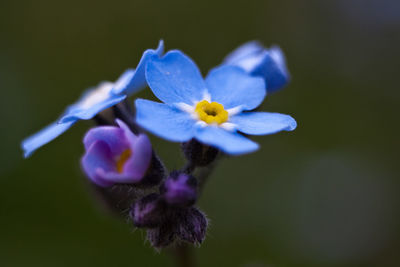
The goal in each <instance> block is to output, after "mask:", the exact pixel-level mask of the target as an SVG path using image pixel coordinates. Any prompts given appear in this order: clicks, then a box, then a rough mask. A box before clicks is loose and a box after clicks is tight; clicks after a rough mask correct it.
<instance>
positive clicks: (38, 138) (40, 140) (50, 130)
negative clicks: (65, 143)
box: [21, 121, 75, 158]
mask: <svg viewBox="0 0 400 267" xmlns="http://www.w3.org/2000/svg"><path fill="white" fill-rule="evenodd" d="M74 123H75V121H70V122H67V123H57V122H54V123H52V124H50V125H48V126H47V127H46V128H44V129H42V130H41V131H39V132H38V133H36V134H34V135H32V136H30V137H28V138H26V139H25V140H23V141H22V143H21V147H22V149H23V150H24V157H25V158H27V157H29V156H30V155H32V153H33V152H34V151H35V150H36V149H38V148H39V147H41V146H43V145H45V144H47V143H49V142H50V141H52V140H54V139H55V138H57V137H58V136H59V135H61V134H62V133H64V132H65V131H66V130H68V129H69V128H70V127H71V126H72V125H73V124H74Z"/></svg>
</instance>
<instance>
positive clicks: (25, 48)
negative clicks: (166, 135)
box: [0, 0, 400, 267]
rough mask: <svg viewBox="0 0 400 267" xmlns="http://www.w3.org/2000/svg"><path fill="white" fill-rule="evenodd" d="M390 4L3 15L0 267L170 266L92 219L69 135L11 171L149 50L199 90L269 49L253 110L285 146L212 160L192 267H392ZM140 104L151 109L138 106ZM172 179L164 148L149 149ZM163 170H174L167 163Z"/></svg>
mask: <svg viewBox="0 0 400 267" xmlns="http://www.w3.org/2000/svg"><path fill="white" fill-rule="evenodd" d="M399 10H400V4H399V1H397V0H392V1H390V0H376V1H373V0H352V1H350V0H335V1H334V0H331V1H318V0H314V1H313V0H307V1H298V0H291V1H290V0H283V1H261V0H259V1H228V0H224V1H215V0H214V1H211V0H203V1H183V0H170V1H151V0H146V1H145V0H141V1H136V0H130V1H104V0H98V1H86V2H84V1H77V0H70V1H51V0H43V1H40V0H39V1H29V0H22V1H11V0H2V1H1V2H0V33H1V37H0V40H1V42H0V88H1V100H0V101H1V105H0V111H1V112H0V114H1V122H2V123H1V131H0V138H1V140H2V141H1V156H0V157H1V158H0V159H1V160H0V166H1V168H0V175H1V179H0V266H7V267H8V266H41V267H46V266H52V267H53V266H76V267H78V266H97V267H100V266H173V262H172V260H171V259H170V257H169V255H168V254H167V253H160V254H159V253H156V252H155V251H154V250H152V249H151V248H150V247H149V245H148V244H147V243H145V242H144V234H143V233H142V232H141V231H133V230H132V227H131V225H128V224H125V223H124V222H119V221H117V220H115V219H112V218H109V217H107V216H105V215H104V214H102V213H101V212H99V210H98V209H97V208H96V205H95V203H94V202H93V200H92V199H91V197H90V195H89V194H88V192H87V190H86V187H85V183H84V179H85V178H84V177H83V175H82V174H81V172H80V167H79V158H80V156H81V155H82V152H83V147H82V144H81V138H82V136H83V135H84V133H85V130H86V129H87V128H88V127H90V126H91V125H92V124H91V123H90V122H81V123H78V125H77V126H74V127H73V128H72V129H71V130H70V131H69V132H67V133H66V134H64V135H63V136H61V137H60V138H58V139H57V140H55V141H54V142H52V143H50V144H49V145H47V146H46V147H44V148H42V149H40V150H39V151H38V152H37V153H35V154H34V155H33V157H31V158H29V159H27V160H23V159H22V152H21V151H20V149H19V143H20V141H21V140H22V139H23V138H24V137H26V136H28V135H30V134H32V133H34V132H35V131H37V130H39V129H40V128H41V127H43V126H45V125H46V124H48V123H50V122H52V121H53V120H55V119H56V118H57V117H58V115H59V114H60V113H61V112H62V111H63V109H64V107H65V106H66V105H68V104H70V103H72V102H73V101H75V99H77V98H78V97H79V95H80V94H81V92H82V90H83V89H85V88H87V87H89V86H92V85H95V84H97V82H98V81H101V80H114V79H116V78H117V77H118V75H119V74H120V73H122V71H124V70H125V69H126V68H128V67H135V66H136V64H137V62H138V60H139V59H140V56H141V53H142V52H143V51H144V50H145V49H147V48H150V47H155V46H156V45H157V42H158V40H159V39H160V38H163V39H164V40H165V43H166V46H167V49H172V48H179V49H181V50H183V51H184V52H186V53H187V54H189V55H190V56H191V57H192V58H193V59H194V60H195V61H196V62H197V63H198V65H199V66H200V68H201V69H202V71H203V74H205V73H207V71H208V70H209V69H210V68H211V67H213V66H215V65H217V64H219V63H220V62H221V60H222V58H223V57H224V56H225V55H226V54H227V53H228V52H230V51H231V50H232V49H234V48H235V47H236V46H238V45H240V44H241V43H243V42H245V41H248V40H252V39H258V40H260V41H262V42H263V43H264V44H266V45H271V44H279V45H280V46H281V47H282V48H283V50H284V51H285V53H286V56H287V59H288V65H289V69H290V71H291V73H292V77H293V79H292V82H291V84H290V86H289V87H288V88H286V89H285V90H283V91H281V92H279V93H276V94H274V95H270V96H269V97H267V100H266V101H265V103H264V104H263V107H262V109H263V110H267V111H275V112H281V113H287V114H291V115H293V117H295V118H296V119H297V121H298V124H299V126H298V128H297V130H296V131H294V132H291V133H281V134H277V135H273V136H266V137H256V138H255V140H256V141H258V142H260V143H261V144H262V149H261V150H260V151H258V152H257V153H254V154H251V155H246V156H242V157H237V158H230V159H225V160H223V161H222V162H221V163H220V165H219V166H218V168H217V170H216V172H215V173H214V174H213V176H212V177H211V179H210V182H209V184H207V187H206V190H205V192H204V195H203V197H202V200H201V202H200V206H201V208H202V209H203V210H204V211H205V212H206V213H207V214H208V216H209V218H210V221H211V226H210V228H209V232H208V237H207V239H206V241H205V243H204V244H203V245H202V247H201V249H198V250H197V253H198V257H197V259H198V262H199V265H200V266H246V267H256V266H278V267H279V266H399V265H400V254H399V249H400V238H399V237H400V236H399V230H400V224H399V222H400V221H399V219H400V216H399V192H400V187H399V185H400V184H399V178H400V177H399V149H400V141H399V138H398V136H399V127H400V126H399V125H400V124H399V118H398V116H399V101H400V88H399V83H398V76H399V69H400V63H399V62H400V53H399V46H400V13H399ZM139 96H140V97H152V95H151V93H150V92H149V91H147V92H142V93H140V94H139ZM152 139H153V141H154V142H153V144H154V146H155V147H156V149H157V150H158V152H159V154H161V156H164V157H167V156H168V157H167V159H166V162H167V164H168V166H169V167H170V168H177V167H179V166H180V164H182V156H181V155H180V153H179V146H178V145H177V144H170V143H167V142H164V141H161V140H158V139H157V138H152ZM171 155H172V156H171Z"/></svg>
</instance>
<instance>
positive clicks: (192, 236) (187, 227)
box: [177, 207, 208, 244]
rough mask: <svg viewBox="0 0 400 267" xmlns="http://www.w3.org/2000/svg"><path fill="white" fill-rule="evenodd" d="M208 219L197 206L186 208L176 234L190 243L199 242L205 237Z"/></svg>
mask: <svg viewBox="0 0 400 267" xmlns="http://www.w3.org/2000/svg"><path fill="white" fill-rule="evenodd" d="M207 225H208V221H207V218H206V216H205V215H204V214H203V213H202V212H201V211H200V210H198V209H197V208H194V207H192V208H190V209H187V210H186V212H185V216H183V217H182V219H181V221H180V224H179V227H178V229H177V235H178V236H179V237H180V238H181V239H182V240H184V241H187V242H189V243H192V244H201V243H202V242H203V240H204V238H205V237H206V231H207Z"/></svg>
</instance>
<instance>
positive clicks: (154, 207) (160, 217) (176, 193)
mask: <svg viewBox="0 0 400 267" xmlns="http://www.w3.org/2000/svg"><path fill="white" fill-rule="evenodd" d="M196 199H197V181H196V179H195V178H194V177H193V176H191V175H187V174H184V173H181V172H172V173H171V174H170V176H169V177H168V178H167V179H165V181H164V182H163V183H162V185H161V186H160V190H159V193H158V194H156V193H153V194H149V195H147V196H145V197H143V198H141V199H140V200H139V201H137V202H136V203H134V204H133V205H132V208H131V211H130V217H131V218H132V221H133V224H134V225H135V226H136V227H139V228H145V229H147V239H148V240H149V242H150V244H151V245H152V246H153V247H155V248H163V247H166V246H168V245H170V244H171V243H173V242H174V241H185V242H189V243H192V244H201V243H202V241H203V240H204V238H205V234H206V229H207V218H206V216H205V215H204V214H203V213H202V212H201V211H200V210H199V209H198V208H196V207H194V204H195V202H196Z"/></svg>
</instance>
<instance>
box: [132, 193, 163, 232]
mask: <svg viewBox="0 0 400 267" xmlns="http://www.w3.org/2000/svg"><path fill="white" fill-rule="evenodd" d="M163 206H165V205H163V204H162V203H161V202H160V201H159V195H157V194H150V195H148V196H146V197H144V198H142V199H141V200H139V201H138V202H136V203H135V204H134V205H133V206H132V208H131V211H130V214H129V215H130V216H131V218H132V221H133V224H134V225H135V226H136V227H147V228H154V227H157V226H158V225H160V224H161V223H162V220H163V214H164V213H165V208H163Z"/></svg>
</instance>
